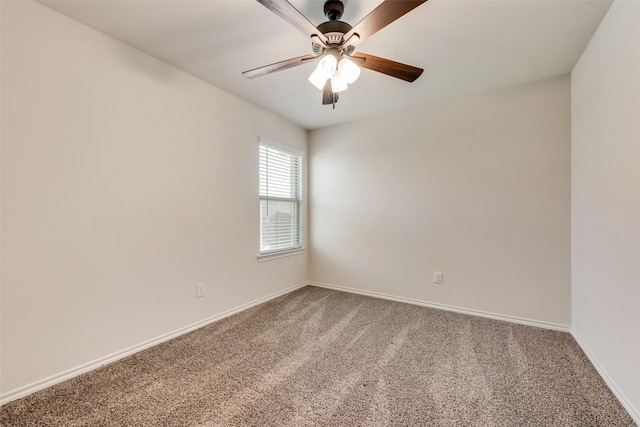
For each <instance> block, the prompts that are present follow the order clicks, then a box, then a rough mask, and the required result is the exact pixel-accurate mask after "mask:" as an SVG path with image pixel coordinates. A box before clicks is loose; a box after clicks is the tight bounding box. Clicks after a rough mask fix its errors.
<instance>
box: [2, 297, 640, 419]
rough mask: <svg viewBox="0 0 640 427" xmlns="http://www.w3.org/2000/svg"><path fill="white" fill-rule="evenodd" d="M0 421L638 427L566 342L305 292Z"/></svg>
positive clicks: (45, 395)
mask: <svg viewBox="0 0 640 427" xmlns="http://www.w3.org/2000/svg"><path fill="white" fill-rule="evenodd" d="M0 424H1V425H3V426H198V427H213V426H633V425H635V424H634V422H633V420H632V419H631V418H630V417H629V415H628V414H627V413H626V412H625V410H624V409H623V407H622V406H621V405H620V403H619V402H618V401H617V400H616V398H615V397H614V396H613V394H612V393H611V391H610V390H609V389H608V388H607V386H606V384H605V383H604V382H603V380H602V379H601V378H600V376H599V375H598V373H597V372H596V371H595V369H594V367H593V366H592V365H591V364H590V362H589V360H588V359H587V358H586V356H585V355H584V353H583V352H582V350H581V349H580V348H579V346H578V345H577V343H576V342H575V341H574V339H573V337H572V336H571V335H570V334H568V333H564V332H557V331H551V330H545V329H540V328H535V327H530V326H523V325H517V324H512V323H507V322H502V321H497V320H491V319H485V318H480V317H473V316H468V315H463V314H459V313H453V312H448V311H441V310H436V309H431V308H426V307H419V306H414V305H410V304H404V303H399V302H393V301H387V300H382V299H377V298H371V297H366V296H361V295H355V294H350V293H345V292H339V291H334V290H328V289H322V288H317V287H312V286H307V287H305V288H302V289H299V290H296V291H294V292H292V293H289V294H287V295H284V296H281V297H279V298H276V299H274V300H271V301H269V302H266V303H264V304H261V305H258V306H255V307H253V308H250V309H248V310H245V311H243V312H241V313H238V314H236V315H233V316H230V317H227V318H225V319H222V320H220V321H218V322H216V323H213V324H211V325H208V326H205V327H203V328H200V329H198V330H196V331H194V332H191V333H189V334H186V335H182V336H180V337H178V338H175V339H173V340H171V341H167V342H165V343H163V344H160V345H157V346H155V347H153V348H150V349H147V350H144V351H142V352H139V353H136V354H134V355H132V356H129V357H127V358H124V359H122V360H119V361H117V362H114V363H112V364H109V365H106V366H104V367H102V368H99V369H96V370H94V371H91V372H89V373H86V374H83V375H80V376H78V377H75V378H73V379H71V380H68V381H65V382H63V383H60V384H57V385H55V386H52V387H50V388H48V389H45V390H42V391H39V392H36V393H34V394H31V395H29V396H27V397H24V398H22V399H19V400H16V401H13V402H10V403H8V404H7V405H4V406H3V407H2V408H1V409H0Z"/></svg>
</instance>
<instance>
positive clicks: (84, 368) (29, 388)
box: [0, 282, 310, 406]
mask: <svg viewBox="0 0 640 427" xmlns="http://www.w3.org/2000/svg"><path fill="white" fill-rule="evenodd" d="M309 284H310V282H303V283H299V284H297V285H295V286H292V287H290V288H287V289H283V290H281V291H278V292H275V293H273V294H271V295H267V296H265V297H262V298H258V299H256V300H254V301H251V302H248V303H246V304H242V305H240V306H238V307H235V308H232V309H231V310H227V311H225V312H222V313H220V314H217V315H215V316H211V317H208V318H206V319H203V320H201V321H199V322H196V323H193V324H191V325H188V326H185V327H183V328H180V329H176V330H175V331H172V332H169V333H166V334H164V335H161V336H159V337H156V338H153V339H150V340H148V341H145V342H142V343H140V344H136V345H134V346H132V347H129V348H125V349H124V350H120V351H117V352H115V353H112V354H109V355H107V356H104V357H101V358H99V359H96V360H93V361H91V362H88V363H85V364H82V365H80V366H77V367H75V368H71V369H68V370H66V371H63V372H60V373H58V374H55V375H52V376H50V377H47V378H44V379H42V380H39V381H35V382H33V383H31V384H27V385H25V386H22V387H19V388H17V389H15V390H11V391H8V392H6V393H3V394H2V395H0V406H1V405H4V404H6V403H8V402H11V401H12V400H16V399H19V398H21V397H24V396H27V395H29V394H31V393H34V392H36V391H38V390H42V389H45V388H47V387H51V386H52V385H54V384H58V383H61V382H62V381H66V380H68V379H71V378H73V377H77V376H78V375H81V374H84V373H86V372H89V371H92V370H94V369H97V368H100V367H101V366H104V365H107V364H109V363H112V362H115V361H117V360H119V359H122V358H124V357H127V356H130V355H132V354H134V353H137V352H139V351H142V350H144V349H147V348H149V347H153V346H154V345H158V344H160V343H162V342H165V341H168V340H170V339H173V338H176V337H178V336H180V335H184V334H186V333H188V332H191V331H194V330H196V329H198V328H201V327H203V326H206V325H208V324H210V323H213V322H217V321H218V320H221V319H224V318H225V317H229V316H231V315H232V314H236V313H239V312H241V311H243V310H246V309H248V308H251V307H253V306H256V305H258V304H262V303H264V302H267V301H269V300H272V299H274V298H277V297H279V296H281V295H284V294H287V293H289V292H292V291H295V290H296V289H299V288H302V287H305V286H307V285H309Z"/></svg>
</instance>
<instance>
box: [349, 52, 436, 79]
mask: <svg viewBox="0 0 640 427" xmlns="http://www.w3.org/2000/svg"><path fill="white" fill-rule="evenodd" d="M353 57H354V58H359V59H361V60H364V61H358V62H357V64H358V65H359V66H360V67H362V68H367V69H369V70H373V71H377V72H379V73H382V74H386V75H388V76H391V77H395V78H398V79H402V80H404V81H407V82H413V81H415V80H416V79H417V78H418V77H420V75H421V74H422V72H423V71H424V70H423V69H422V68H417V67H412V66H411V65H407V64H402V63H400V62H396V61H392V60H390V59H385V58H380V57H377V56H373V55H367V54H366V53H361V52H357V53H355V54H354V55H353Z"/></svg>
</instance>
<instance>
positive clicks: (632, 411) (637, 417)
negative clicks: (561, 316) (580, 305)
mask: <svg viewBox="0 0 640 427" xmlns="http://www.w3.org/2000/svg"><path fill="white" fill-rule="evenodd" d="M571 335H573V338H574V339H575V340H576V342H577V343H578V345H579V346H580V348H581V349H582V351H583V352H584V354H585V355H586V356H587V358H588V359H589V361H590V362H591V364H592V365H593V366H594V367H595V368H596V371H598V373H599V374H600V376H601V377H602V379H603V380H604V382H605V383H606V384H607V386H608V387H609V389H610V390H611V392H612V393H613V395H614V396H615V397H616V398H617V399H618V401H619V402H620V404H621V405H622V406H623V407H624V409H625V410H626V411H627V413H628V414H629V416H630V417H631V418H633V421H634V422H635V423H636V424H637V425H639V426H640V413H639V412H638V411H637V410H636V408H634V407H633V405H632V404H631V402H630V401H629V399H627V397H626V396H625V395H624V393H622V391H620V389H619V388H618V387H617V386H616V383H615V382H614V381H613V379H612V378H611V377H610V376H609V374H608V373H607V371H606V370H605V369H604V368H603V367H602V365H601V364H600V362H599V361H598V359H597V358H596V356H595V355H594V354H593V353H592V352H591V350H589V347H587V345H586V344H585V342H584V341H582V338H580V335H578V333H577V332H576V331H571Z"/></svg>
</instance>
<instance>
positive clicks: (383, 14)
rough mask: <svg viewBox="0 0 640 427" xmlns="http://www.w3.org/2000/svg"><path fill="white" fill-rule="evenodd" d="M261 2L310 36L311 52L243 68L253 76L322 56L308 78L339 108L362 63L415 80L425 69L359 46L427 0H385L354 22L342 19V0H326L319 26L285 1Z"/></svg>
mask: <svg viewBox="0 0 640 427" xmlns="http://www.w3.org/2000/svg"><path fill="white" fill-rule="evenodd" d="M257 1H258V2H259V3H260V4H262V5H263V6H264V7H266V8H267V9H269V10H270V11H272V12H273V13H275V14H276V15H278V16H280V17H281V18H283V19H284V20H285V21H287V22H289V23H290V24H292V25H293V26H294V27H296V28H298V29H299V30H300V31H302V32H303V33H304V34H305V35H306V36H307V37H310V38H311V47H312V50H313V54H312V55H311V54H310V55H303V56H299V57H297V58H291V59H287V60H285V61H280V62H276V63H274V64H270V65H265V66H263V67H258V68H254V69H252V70H248V71H245V72H243V73H242V74H243V75H244V76H246V77H248V78H250V79H253V78H256V77H260V76H264V75H266V74H270V73H274V72H276V71H281V70H286V69H287V68H292V67H296V66H298V65H302V64H306V63H307V62H312V61H316V60H318V65H317V67H316V69H315V70H314V72H313V73H312V74H311V76H310V77H309V81H310V82H311V83H312V84H313V85H314V86H316V87H317V88H318V89H320V90H322V104H323V105H327V104H331V105H333V108H335V104H336V102H338V96H339V93H340V92H342V91H344V90H346V89H347V87H348V85H350V84H351V83H353V82H355V81H356V79H357V78H358V77H359V75H360V67H363V68H367V69H369V70H373V71H377V72H379V73H383V74H386V75H388V76H391V77H396V78H398V79H402V80H405V81H407V82H413V81H414V80H416V79H417V78H418V77H420V75H421V74H422V71H423V70H422V68H417V67H413V66H411V65H406V64H401V63H399V62H395V61H391V60H390V59H385V58H380V57H377V56H373V55H369V54H366V53H362V52H355V49H356V46H357V45H358V44H359V43H361V42H362V41H364V40H365V39H366V38H368V37H370V36H372V35H373V34H375V33H376V32H378V31H379V30H381V29H382V28H384V27H386V26H387V25H389V24H391V23H392V22H393V21H395V20H396V19H398V18H400V17H401V16H402V15H404V14H406V13H408V12H410V11H412V10H413V9H415V8H416V7H418V6H420V5H421V4H422V3H425V2H426V1H427V0H384V1H383V2H382V3H381V4H380V5H379V6H378V7H376V8H375V9H374V10H373V11H372V12H371V13H369V14H368V15H367V16H365V17H364V18H363V19H362V20H361V21H360V22H358V23H357V24H356V25H355V26H353V27H352V26H351V25H349V24H347V23H346V22H342V21H340V18H341V17H342V12H343V11H344V5H343V3H342V2H341V1H339V0H328V1H326V2H325V4H324V14H325V16H326V17H327V19H328V21H326V22H323V23H322V24H320V25H318V26H317V27H315V26H314V25H313V24H312V23H311V22H310V21H309V20H308V19H307V18H306V17H305V16H304V15H303V14H302V13H300V12H299V11H298V10H297V9H296V8H295V7H294V6H293V5H292V4H291V3H289V2H288V1H287V0H257Z"/></svg>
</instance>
